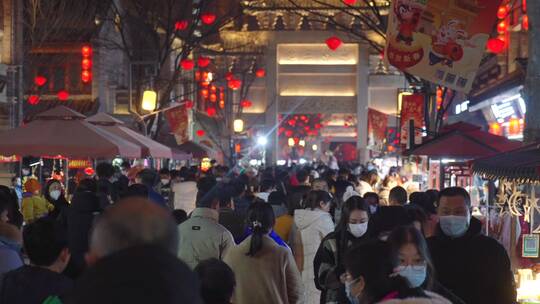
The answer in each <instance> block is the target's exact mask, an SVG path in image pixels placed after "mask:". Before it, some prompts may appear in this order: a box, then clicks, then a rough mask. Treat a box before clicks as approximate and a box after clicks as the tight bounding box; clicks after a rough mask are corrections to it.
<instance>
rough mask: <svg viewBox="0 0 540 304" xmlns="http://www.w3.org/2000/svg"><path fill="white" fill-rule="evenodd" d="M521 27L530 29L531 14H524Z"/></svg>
mask: <svg viewBox="0 0 540 304" xmlns="http://www.w3.org/2000/svg"><path fill="white" fill-rule="evenodd" d="M521 27H522V28H523V29H524V30H526V31H528V30H529V16H528V15H523V19H521Z"/></svg>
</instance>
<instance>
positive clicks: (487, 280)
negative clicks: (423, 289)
mask: <svg viewBox="0 0 540 304" xmlns="http://www.w3.org/2000/svg"><path fill="white" fill-rule="evenodd" d="M428 246H429V249H430V251H431V256H432V258H433V264H434V266H435V271H436V273H437V279H438V281H439V282H440V283H441V284H442V285H443V286H445V287H446V288H448V289H449V290H450V291H452V292H453V293H455V294H456V295H457V296H458V297H460V298H461V299H463V301H465V303H468V304H473V303H474V304H512V303H515V302H516V289H515V284H514V277H513V275H512V271H511V268H510V259H509V258H508V255H507V253H506V251H505V249H504V247H503V246H502V245H500V244H499V243H498V242H497V241H496V240H494V239H492V238H490V237H487V236H484V235H482V234H481V223H480V221H479V220H477V219H476V218H474V217H473V218H472V219H471V224H470V227H469V230H468V231H467V233H466V234H465V235H464V236H462V237H459V238H454V239H452V238H450V237H448V236H446V235H445V234H444V233H443V232H442V230H441V228H440V226H439V227H438V229H437V235H436V236H434V237H431V238H429V239H428Z"/></svg>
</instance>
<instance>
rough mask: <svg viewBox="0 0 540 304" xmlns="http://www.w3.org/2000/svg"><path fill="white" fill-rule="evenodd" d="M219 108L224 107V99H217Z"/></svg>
mask: <svg viewBox="0 0 540 304" xmlns="http://www.w3.org/2000/svg"><path fill="white" fill-rule="evenodd" d="M219 108H220V109H223V108H225V100H223V99H221V100H220V101H219Z"/></svg>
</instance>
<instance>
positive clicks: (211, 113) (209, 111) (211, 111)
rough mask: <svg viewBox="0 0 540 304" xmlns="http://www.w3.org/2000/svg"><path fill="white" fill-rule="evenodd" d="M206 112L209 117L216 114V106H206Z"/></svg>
mask: <svg viewBox="0 0 540 304" xmlns="http://www.w3.org/2000/svg"><path fill="white" fill-rule="evenodd" d="M206 114H208V116H210V117H214V116H216V108H208V109H206Z"/></svg>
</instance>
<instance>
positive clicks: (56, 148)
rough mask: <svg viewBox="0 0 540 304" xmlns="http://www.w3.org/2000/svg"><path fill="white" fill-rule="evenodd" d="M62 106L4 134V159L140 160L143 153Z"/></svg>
mask: <svg viewBox="0 0 540 304" xmlns="http://www.w3.org/2000/svg"><path fill="white" fill-rule="evenodd" d="M84 118H85V116H84V115H82V114H80V113H78V112H75V111H73V110H71V109H69V108H67V107H65V106H58V107H55V108H53V109H51V110H48V111H45V112H43V113H41V114H39V115H36V116H35V119H34V120H32V121H31V122H29V123H27V124H25V125H23V126H20V127H18V128H14V129H10V130H7V131H5V132H2V133H0V155H4V156H9V155H21V156H39V157H67V158H105V157H107V158H108V157H116V156H120V157H132V158H135V157H139V156H140V155H141V149H140V148H139V147H138V146H136V145H134V144H132V143H131V142H129V141H127V140H125V139H122V138H121V137H119V136H117V135H115V134H112V133H110V132H107V131H105V130H103V129H100V128H98V127H96V126H94V125H92V124H90V123H88V122H86V121H84Z"/></svg>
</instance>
